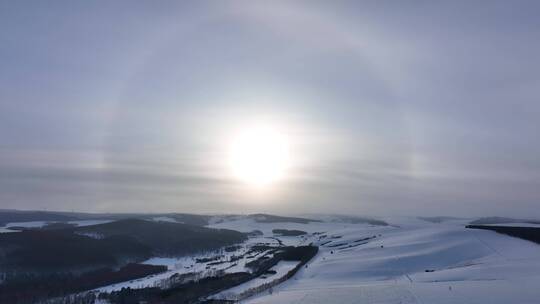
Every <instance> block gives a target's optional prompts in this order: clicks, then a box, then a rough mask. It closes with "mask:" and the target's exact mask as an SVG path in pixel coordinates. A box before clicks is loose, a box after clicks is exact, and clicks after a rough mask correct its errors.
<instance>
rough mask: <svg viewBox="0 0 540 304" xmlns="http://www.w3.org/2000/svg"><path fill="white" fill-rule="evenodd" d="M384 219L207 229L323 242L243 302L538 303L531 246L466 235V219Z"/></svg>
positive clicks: (538, 269) (536, 259)
mask: <svg viewBox="0 0 540 304" xmlns="http://www.w3.org/2000/svg"><path fill="white" fill-rule="evenodd" d="M384 220H386V221H387V222H389V223H390V224H391V225H390V226H369V225H365V224H356V225H354V224H340V223H310V224H291V223H275V224H263V223H255V222H253V221H251V220H237V221H232V222H225V223H220V224H216V225H214V226H215V227H220V228H231V229H237V230H240V231H250V230H253V229H259V230H261V231H263V232H264V233H265V234H267V233H269V232H271V230H272V229H274V228H285V229H298V230H304V231H307V232H311V233H313V232H323V233H324V234H322V235H325V237H323V238H321V234H317V235H310V236H308V237H307V238H305V239H303V240H301V242H303V243H308V242H314V243H316V244H319V246H320V252H319V254H318V255H317V256H316V257H315V258H314V259H313V260H312V261H311V262H310V263H309V267H308V268H307V269H302V270H301V271H300V272H299V273H297V274H296V275H295V276H294V278H292V279H290V280H288V281H287V282H285V283H283V284H281V285H279V286H277V287H276V288H274V290H273V293H272V294H269V293H263V294H261V295H258V296H255V297H252V298H250V299H247V300H246V301H244V302H245V303H251V304H255V303H305V304H309V303H396V304H398V303H424V304H425V303H441V304H446V303H460V304H462V303H531V304H532V303H539V299H540V288H538V286H540V246H539V245H537V244H535V243H532V242H528V241H525V240H521V239H518V238H513V237H510V236H507V235H503V234H498V233H496V232H493V231H487V230H475V229H466V228H464V226H465V225H466V224H467V222H468V220H459V219H455V220H450V221H443V222H442V223H431V222H427V221H424V220H420V219H416V218H388V219H384ZM515 225H519V224H515ZM368 238H369V239H368ZM366 239H367V240H366Z"/></svg>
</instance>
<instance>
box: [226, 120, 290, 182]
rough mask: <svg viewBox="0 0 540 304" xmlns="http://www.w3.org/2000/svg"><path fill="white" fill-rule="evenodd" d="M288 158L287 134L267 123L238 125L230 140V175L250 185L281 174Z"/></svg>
mask: <svg viewBox="0 0 540 304" xmlns="http://www.w3.org/2000/svg"><path fill="white" fill-rule="evenodd" d="M289 161H290V157H289V142H288V140H287V137H286V136H285V134H283V133H282V132H280V131H279V130H278V129H276V128H273V127H270V126H252V127H249V128H245V129H242V130H241V131H240V132H238V134H237V135H236V136H235V137H234V138H233V140H232V141H231V144H230V148H229V165H230V167H231V171H232V173H233V175H234V176H235V177H236V178H238V179H239V180H241V181H243V182H245V183H248V184H251V185H255V186H265V185H269V184H272V183H274V182H276V181H278V180H280V179H282V178H284V177H285V174H286V171H287V168H288V166H289Z"/></svg>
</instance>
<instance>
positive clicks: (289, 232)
mask: <svg viewBox="0 0 540 304" xmlns="http://www.w3.org/2000/svg"><path fill="white" fill-rule="evenodd" d="M272 233H274V234H279V235H282V236H299V235H305V234H307V232H305V231H302V230H288V229H273V230H272Z"/></svg>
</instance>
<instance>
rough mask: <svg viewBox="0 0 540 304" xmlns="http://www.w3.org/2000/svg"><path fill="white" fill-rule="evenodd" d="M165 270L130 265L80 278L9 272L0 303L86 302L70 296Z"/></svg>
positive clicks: (2, 288) (53, 274)
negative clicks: (63, 298) (57, 299)
mask: <svg viewBox="0 0 540 304" xmlns="http://www.w3.org/2000/svg"><path fill="white" fill-rule="evenodd" d="M166 270H167V267H166V266H156V265H143V264H128V265H126V266H124V267H122V268H120V269H118V270H113V269H111V268H102V269H98V270H94V271H90V272H86V273H83V274H80V275H75V274H73V273H69V272H65V273H52V274H47V275H40V274H36V273H27V272H8V273H4V274H3V283H2V284H0V303H13V304H19V303H20V304H25V303H36V302H40V301H45V300H46V299H49V298H53V297H65V300H66V301H64V302H61V303H65V302H67V303H84V301H86V300H87V299H88V298H87V297H81V298H78V297H69V296H68V295H70V294H73V293H77V292H82V291H86V290H91V289H95V288H98V287H101V286H105V285H109V284H114V283H119V282H124V281H129V280H133V279H138V278H142V277H145V276H148V275H152V274H157V273H160V272H164V271H166Z"/></svg>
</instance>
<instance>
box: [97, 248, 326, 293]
mask: <svg viewBox="0 0 540 304" xmlns="http://www.w3.org/2000/svg"><path fill="white" fill-rule="evenodd" d="M317 252H318V247H315V246H301V247H283V248H280V251H279V252H278V251H276V253H275V254H274V256H273V257H268V256H265V257H261V258H259V259H258V261H259V262H257V263H255V264H253V265H252V267H254V268H253V272H252V273H247V272H237V273H225V272H224V271H215V272H213V273H210V275H207V274H197V273H193V274H186V275H185V276H181V275H178V276H176V277H175V276H172V277H171V278H169V279H168V280H165V281H164V282H162V283H161V284H160V287H161V288H155V287H153V288H142V289H129V288H125V289H122V290H120V291H116V292H112V293H110V294H105V293H104V294H100V296H99V297H100V298H102V299H107V300H108V301H110V302H111V303H114V304H138V303H140V302H146V303H160V304H167V303H171V304H172V303H201V302H204V301H205V300H204V298H206V297H207V296H210V295H212V294H216V293H219V292H222V291H225V290H227V289H230V288H232V287H234V286H238V285H240V284H243V283H245V282H248V281H250V280H252V279H254V278H256V277H258V276H260V275H262V274H265V273H267V272H268V271H270V268H272V267H273V266H275V265H276V264H277V263H278V262H279V261H281V260H286V261H290V260H293V261H300V262H299V264H298V265H297V266H296V267H295V268H294V269H293V270H291V271H289V273H287V275H285V276H284V277H282V278H280V279H278V280H275V282H273V284H265V285H264V286H262V287H257V288H256V289H252V290H250V291H249V292H250V293H253V294H254V293H256V292H260V291H262V290H265V289H267V288H271V287H272V286H275V285H277V284H279V283H281V282H283V281H285V280H287V279H289V278H290V277H292V276H293V275H294V274H295V273H296V272H297V271H298V270H300V269H301V268H302V267H304V265H305V264H306V263H307V262H308V261H309V260H310V259H311V258H313V257H314V256H315V255H316V254H317ZM246 295H247V294H246ZM227 302H228V301H221V300H215V301H214V300H212V301H207V302H206V303H227Z"/></svg>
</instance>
